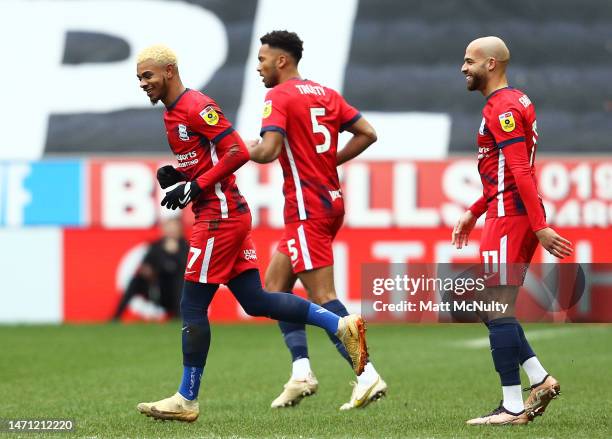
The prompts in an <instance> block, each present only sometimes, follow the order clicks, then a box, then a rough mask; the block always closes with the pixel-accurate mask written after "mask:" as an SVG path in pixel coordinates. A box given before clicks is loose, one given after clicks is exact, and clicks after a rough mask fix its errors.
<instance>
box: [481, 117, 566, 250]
mask: <svg viewBox="0 0 612 439" xmlns="http://www.w3.org/2000/svg"><path fill="white" fill-rule="evenodd" d="M495 113H499V116H500V117H499V123H500V125H501V127H502V128H500V126H498V125H497V124H495V123H491V124H489V125H488V126H489V127H491V128H492V129H491V128H490V129H491V133H492V134H493V137H494V138H495V142H496V143H497V146H498V148H500V149H501V153H503V155H504V159H505V162H506V165H507V166H508V169H510V172H511V173H512V176H513V177H514V181H515V183H516V188H517V190H518V192H519V195H520V196H521V200H522V201H523V205H524V206H525V210H526V211H527V216H528V218H529V223H530V224H531V230H533V232H534V233H535V234H536V236H537V237H538V240H539V241H540V243H541V244H542V246H543V247H544V248H545V249H546V250H547V251H548V252H549V253H551V254H552V255H554V256H556V257H558V258H563V257H565V256H569V255H571V253H572V248H571V243H570V242H569V241H568V240H567V239H565V238H563V237H562V236H560V235H559V234H557V232H555V231H554V230H553V229H552V228H550V227H548V225H547V224H546V218H545V217H544V209H543V208H542V201H541V200H540V196H539V195H538V189H537V187H536V183H535V181H534V179H533V177H532V174H531V164H530V162H529V157H528V155H527V144H526V142H525V129H524V127H523V117H522V112H521V111H520V109H519V108H517V107H514V106H512V105H510V106H509V108H508V107H500V108H499V109H498V111H496V112H495ZM506 114H510V117H513V115H514V116H515V117H514V123H515V125H513V126H511V127H510V128H509V129H503V123H505V118H504V117H503V116H504V115H506ZM493 127H494V128H493Z"/></svg>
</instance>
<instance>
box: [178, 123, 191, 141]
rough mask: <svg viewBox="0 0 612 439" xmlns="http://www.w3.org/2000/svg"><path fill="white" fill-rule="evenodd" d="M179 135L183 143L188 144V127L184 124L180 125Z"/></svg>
mask: <svg viewBox="0 0 612 439" xmlns="http://www.w3.org/2000/svg"><path fill="white" fill-rule="evenodd" d="M178 134H179V139H181V140H182V141H184V142H186V141H187V140H189V134H188V133H187V127H186V126H185V125H183V124H182V123H179V126H178Z"/></svg>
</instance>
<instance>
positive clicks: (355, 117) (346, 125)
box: [340, 113, 361, 132]
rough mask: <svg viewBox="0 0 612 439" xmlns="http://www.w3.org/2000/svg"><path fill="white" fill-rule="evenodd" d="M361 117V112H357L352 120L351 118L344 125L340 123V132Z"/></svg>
mask: <svg viewBox="0 0 612 439" xmlns="http://www.w3.org/2000/svg"><path fill="white" fill-rule="evenodd" d="M359 119H361V113H357V114H356V115H355V116H354V117H353V118H352V119H351V120H349V121H348V122H345V123H343V124H342V125H340V132H342V131H344V130H346V129H347V128H348V127H350V126H351V125H353V124H354V123H355V122H357V121H358V120H359Z"/></svg>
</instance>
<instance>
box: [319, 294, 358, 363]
mask: <svg viewBox="0 0 612 439" xmlns="http://www.w3.org/2000/svg"><path fill="white" fill-rule="evenodd" d="M321 306H322V307H323V308H325V309H326V310H328V311H331V312H333V313H334V314H336V315H338V316H340V317H346V316H348V315H349V313H348V311H347V310H346V307H345V306H344V305H343V304H342V302H340V301H339V300H338V299H334V300H330V301H329V302H327V303H324V304H322V305H321ZM327 336H328V337H329V339H330V340H331V342H332V343H333V344H334V346H336V349H337V350H338V353H339V354H340V355H342V357H343V358H344V359H345V360H346V361H348V364H349V365H350V366H351V368H352V367H353V362H352V361H351V357H350V356H349V354H348V352H346V348H345V347H344V345H343V344H342V342H341V341H340V339H339V338H338V337H336V334H335V333H334V332H329V331H327Z"/></svg>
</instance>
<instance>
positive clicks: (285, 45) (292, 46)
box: [259, 30, 304, 64]
mask: <svg viewBox="0 0 612 439" xmlns="http://www.w3.org/2000/svg"><path fill="white" fill-rule="evenodd" d="M259 41H261V44H267V45H268V46H270V47H276V48H277V49H282V50H284V51H285V52H288V53H289V54H291V56H292V57H293V59H295V63H296V64H297V63H299V62H300V59H302V51H303V50H304V47H303V46H302V45H303V44H304V42H303V41H302V40H300V37H298V35H297V34H296V33H295V32H289V31H286V30H275V31H272V32H268V33H267V34H265V35H264V36H263V37H261V38H260V39H259Z"/></svg>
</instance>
